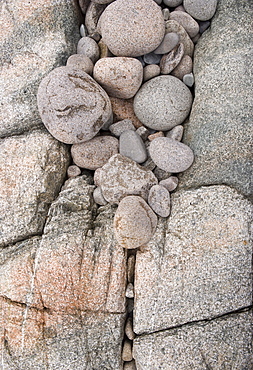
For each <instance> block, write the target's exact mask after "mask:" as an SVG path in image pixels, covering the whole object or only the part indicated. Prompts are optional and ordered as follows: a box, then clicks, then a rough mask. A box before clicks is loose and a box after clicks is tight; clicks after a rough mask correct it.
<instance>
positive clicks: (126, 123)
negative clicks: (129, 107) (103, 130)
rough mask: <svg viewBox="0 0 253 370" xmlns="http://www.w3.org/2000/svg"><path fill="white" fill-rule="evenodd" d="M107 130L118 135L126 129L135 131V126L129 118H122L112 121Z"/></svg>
mask: <svg viewBox="0 0 253 370" xmlns="http://www.w3.org/2000/svg"><path fill="white" fill-rule="evenodd" d="M109 130H110V131H111V133H112V134H113V135H115V136H117V137H120V135H121V134H122V133H123V132H124V131H127V130H133V131H135V127H134V125H133V124H132V121H131V120H130V119H123V120H122V121H119V122H116V123H113V124H112V125H111V126H110V127H109Z"/></svg>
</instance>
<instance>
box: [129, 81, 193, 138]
mask: <svg viewBox="0 0 253 370" xmlns="http://www.w3.org/2000/svg"><path fill="white" fill-rule="evenodd" d="M191 104H192V95H191V92H190V90H189V89H188V87H186V86H185V84H184V83H183V82H182V81H180V80H179V79H178V78H176V77H173V76H158V77H155V78H152V80H150V81H147V82H145V83H144V84H143V85H142V87H141V88H140V90H139V91H138V92H137V94H136V95H135V98H134V111H135V114H136V116H137V117H138V118H139V120H140V121H141V122H142V123H143V124H144V125H145V126H147V127H150V128H152V129H154V130H161V131H167V130H170V129H171V128H173V127H174V126H176V125H179V124H181V123H182V122H183V121H184V120H185V118H186V117H187V116H188V114H189V112H190V109H191Z"/></svg>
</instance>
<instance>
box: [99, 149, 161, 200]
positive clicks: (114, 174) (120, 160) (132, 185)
mask: <svg viewBox="0 0 253 370" xmlns="http://www.w3.org/2000/svg"><path fill="white" fill-rule="evenodd" d="M156 184H157V178H156V177H155V175H154V174H153V172H152V171H149V170H147V169H145V168H144V167H142V166H140V165H138V164H137V163H136V162H134V161H132V160H131V159H129V158H127V157H124V156H122V155H120V154H115V155H114V156H112V157H111V158H110V159H109V161H108V162H107V163H106V164H105V165H104V166H103V167H102V169H101V173H100V185H101V187H102V191H103V194H104V197H105V199H106V200H107V201H108V202H110V203H119V202H120V200H121V199H122V198H124V197H125V196H127V195H140V196H142V197H143V198H144V199H148V192H149V189H150V188H151V186H152V185H156Z"/></svg>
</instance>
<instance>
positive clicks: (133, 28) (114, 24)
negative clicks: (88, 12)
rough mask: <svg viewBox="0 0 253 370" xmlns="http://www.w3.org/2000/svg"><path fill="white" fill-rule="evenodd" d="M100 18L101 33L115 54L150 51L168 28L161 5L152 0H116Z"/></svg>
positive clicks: (141, 53) (125, 54)
mask: <svg viewBox="0 0 253 370" xmlns="http://www.w3.org/2000/svg"><path fill="white" fill-rule="evenodd" d="M129 19H131V22H129ZM99 22H100V28H101V34H102V37H103V39H104V41H105V43H106V45H108V47H109V49H110V50H111V52H112V53H113V54H114V55H116V56H132V57H134V56H140V55H143V54H147V53H149V52H151V51H152V50H154V49H155V48H157V46H158V45H159V44H160V43H161V41H162V39H163V37H164V32H165V27H164V19H163V14H162V11H161V8H160V7H159V6H158V5H157V4H156V3H155V2H154V1H153V0H117V1H115V2H113V3H112V4H109V5H108V6H107V7H106V9H105V11H104V12H103V14H102V15H101V17H100V21H99ZM133 40H134V42H133Z"/></svg>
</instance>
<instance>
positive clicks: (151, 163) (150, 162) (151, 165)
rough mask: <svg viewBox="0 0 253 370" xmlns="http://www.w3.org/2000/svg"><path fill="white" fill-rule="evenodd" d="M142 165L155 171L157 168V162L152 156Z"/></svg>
mask: <svg viewBox="0 0 253 370" xmlns="http://www.w3.org/2000/svg"><path fill="white" fill-rule="evenodd" d="M141 165H142V166H143V167H145V168H146V169H147V170H150V171H153V170H154V169H155V168H156V164H155V162H154V161H153V160H152V159H151V158H150V157H149V158H148V159H147V160H146V161H145V162H143V163H142V164H141Z"/></svg>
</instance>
